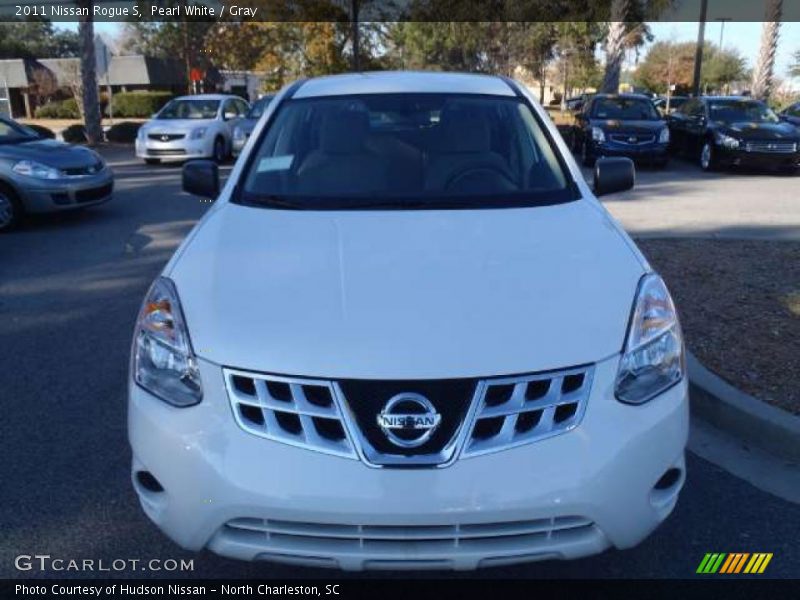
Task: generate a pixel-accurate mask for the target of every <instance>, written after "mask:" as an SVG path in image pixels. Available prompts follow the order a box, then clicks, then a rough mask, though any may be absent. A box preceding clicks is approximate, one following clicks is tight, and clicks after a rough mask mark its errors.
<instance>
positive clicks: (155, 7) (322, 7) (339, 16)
mask: <svg viewBox="0 0 800 600" xmlns="http://www.w3.org/2000/svg"><path fill="white" fill-rule="evenodd" d="M702 3H703V0H672V1H671V2H670V1H664V0H626V1H624V2H623V1H620V0H0V21H10V20H16V19H22V20H27V19H48V20H50V21H56V22H58V21H61V22H74V21H78V20H81V19H86V18H89V17H91V18H92V19H94V20H95V21H112V22H117V21H120V22H121V21H129V22H135V21H161V22H167V21H186V20H188V21H205V22H217V21H232V22H248V21H258V22H278V21H284V22H289V21H293V22H298V21H304V22H325V21H351V20H354V19H357V20H358V21H361V22H397V21H418V22H422V21H432V22H444V21H448V22H453V21H462V22H469V21H471V22H479V21H482V22H488V21H526V22H554V21H581V22H592V21H597V22H607V21H629V22H640V21H662V22H678V21H698V20H699V19H700V14H701V10H702ZM768 4H769V3H768V2H765V1H752V0H708V6H707V15H706V19H707V20H708V21H709V22H713V21H715V20H721V19H724V20H725V21H734V22H735V21H763V20H765V15H766V14H767V10H768ZM781 20H782V21H784V22H787V21H800V2H797V1H796V0H793V1H788V0H787V1H784V2H783V5H782V14H781Z"/></svg>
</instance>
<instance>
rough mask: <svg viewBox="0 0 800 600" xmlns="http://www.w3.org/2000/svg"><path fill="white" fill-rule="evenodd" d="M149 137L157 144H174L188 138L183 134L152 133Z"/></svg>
mask: <svg viewBox="0 0 800 600" xmlns="http://www.w3.org/2000/svg"><path fill="white" fill-rule="evenodd" d="M147 137H148V138H149V139H151V140H154V141H156V142H174V141H176V140H182V139H183V138H185V137H186V134H183V133H150V134H148V135H147Z"/></svg>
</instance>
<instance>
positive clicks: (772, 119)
mask: <svg viewBox="0 0 800 600" xmlns="http://www.w3.org/2000/svg"><path fill="white" fill-rule="evenodd" d="M708 110H709V115H710V116H711V120H712V121H717V122H719V123H737V122H740V121H747V122H751V123H777V122H778V121H779V119H778V115H776V114H775V113H774V112H772V109H770V108H769V107H768V106H767V105H765V104H761V103H760V102H754V101H752V100H714V101H712V102H710V103H709V106H708Z"/></svg>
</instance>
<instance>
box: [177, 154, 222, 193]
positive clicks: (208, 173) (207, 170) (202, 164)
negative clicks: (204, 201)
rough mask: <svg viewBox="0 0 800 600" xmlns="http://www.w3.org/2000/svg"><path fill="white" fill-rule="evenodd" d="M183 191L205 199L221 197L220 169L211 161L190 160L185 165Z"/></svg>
mask: <svg viewBox="0 0 800 600" xmlns="http://www.w3.org/2000/svg"><path fill="white" fill-rule="evenodd" d="M183 191H184V192H188V193H190V194H194V195H195V196H201V197H203V198H211V199H212V200H213V199H215V198H216V197H217V196H218V195H219V167H217V163H215V162H214V161H211V160H190V161H189V162H187V163H186V164H185V165H183Z"/></svg>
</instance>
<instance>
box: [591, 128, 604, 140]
mask: <svg viewBox="0 0 800 600" xmlns="http://www.w3.org/2000/svg"><path fill="white" fill-rule="evenodd" d="M592 139H593V140H594V141H595V142H599V143H603V142H605V141H606V134H605V133H603V130H602V129H600V128H599V127H592Z"/></svg>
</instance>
